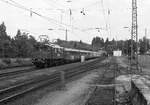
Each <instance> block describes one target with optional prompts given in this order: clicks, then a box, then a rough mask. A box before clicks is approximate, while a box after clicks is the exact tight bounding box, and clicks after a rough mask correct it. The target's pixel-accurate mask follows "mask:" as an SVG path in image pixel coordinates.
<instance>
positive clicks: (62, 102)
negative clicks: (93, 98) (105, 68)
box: [36, 72, 98, 105]
mask: <svg viewBox="0 0 150 105" xmlns="http://www.w3.org/2000/svg"><path fill="white" fill-rule="evenodd" d="M97 77H98V73H97V72H93V73H91V74H88V75H86V76H84V77H82V78H81V79H78V80H76V81H73V82H71V83H68V84H66V89H65V90H60V91H54V92H51V93H50V94H48V95H47V96H45V97H43V98H42V99H41V100H39V103H38V104H36V105H83V103H84V102H85V101H84V100H85V99H86V98H87V96H88V93H89V92H90V90H91V88H90V86H89V84H90V83H93V82H94V79H95V78H97Z"/></svg>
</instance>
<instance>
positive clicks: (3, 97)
mask: <svg viewBox="0 0 150 105" xmlns="http://www.w3.org/2000/svg"><path fill="white" fill-rule="evenodd" d="M101 60H103V59H101ZM98 62H99V59H96V60H95V61H93V62H89V63H87V64H85V65H80V66H79V67H75V68H74V69H72V70H70V71H69V70H64V72H65V78H66V79H67V78H68V79H70V78H71V77H73V76H76V75H79V74H81V73H84V72H86V71H90V70H93V69H96V68H98V66H95V64H97V63H98ZM60 75H61V73H60V71H56V72H54V73H52V74H51V75H49V76H45V77H43V78H40V79H37V80H31V81H28V82H25V83H21V84H17V85H15V86H10V87H8V88H4V89H1V90H0V103H3V102H7V101H9V100H10V99H13V98H15V97H17V96H20V95H23V94H25V93H27V92H30V91H32V90H35V89H37V88H40V87H42V86H44V85H47V84H51V85H52V84H55V83H59V82H61V76H60Z"/></svg>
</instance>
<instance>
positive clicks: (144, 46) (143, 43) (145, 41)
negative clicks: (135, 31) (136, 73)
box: [139, 37, 149, 54]
mask: <svg viewBox="0 0 150 105" xmlns="http://www.w3.org/2000/svg"><path fill="white" fill-rule="evenodd" d="M139 44H140V45H139V46H140V54H144V53H146V52H147V51H148V49H149V43H148V39H146V37H143V39H140V40H139Z"/></svg>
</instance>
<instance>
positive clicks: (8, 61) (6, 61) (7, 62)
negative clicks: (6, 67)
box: [2, 58, 11, 64]
mask: <svg viewBox="0 0 150 105" xmlns="http://www.w3.org/2000/svg"><path fill="white" fill-rule="evenodd" d="M2 61H3V62H4V63H6V64H11V59H9V58H8V59H3V60H2Z"/></svg>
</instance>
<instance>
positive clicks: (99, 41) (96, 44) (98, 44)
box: [92, 36, 104, 50]
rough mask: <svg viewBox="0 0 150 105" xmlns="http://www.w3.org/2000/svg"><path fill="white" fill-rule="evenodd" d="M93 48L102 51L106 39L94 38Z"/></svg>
mask: <svg viewBox="0 0 150 105" xmlns="http://www.w3.org/2000/svg"><path fill="white" fill-rule="evenodd" d="M92 46H93V47H94V48H96V49H97V50H99V49H101V48H102V47H104V39H103V38H100V37H98V36H97V37H94V38H93V40H92Z"/></svg>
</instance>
